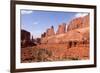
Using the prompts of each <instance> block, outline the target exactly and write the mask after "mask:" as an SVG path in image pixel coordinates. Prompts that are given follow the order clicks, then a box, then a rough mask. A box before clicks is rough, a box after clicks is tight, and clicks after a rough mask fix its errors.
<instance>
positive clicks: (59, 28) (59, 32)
mask: <svg viewBox="0 0 100 73" xmlns="http://www.w3.org/2000/svg"><path fill="white" fill-rule="evenodd" d="M65 32H66V24H65V23H63V24H61V25H59V26H58V30H57V33H56V34H62V33H65Z"/></svg>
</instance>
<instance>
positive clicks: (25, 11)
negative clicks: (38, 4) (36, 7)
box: [21, 10, 33, 14]
mask: <svg viewBox="0 0 100 73" xmlns="http://www.w3.org/2000/svg"><path fill="white" fill-rule="evenodd" d="M32 12H33V11H32V10H21V14H31V13H32Z"/></svg>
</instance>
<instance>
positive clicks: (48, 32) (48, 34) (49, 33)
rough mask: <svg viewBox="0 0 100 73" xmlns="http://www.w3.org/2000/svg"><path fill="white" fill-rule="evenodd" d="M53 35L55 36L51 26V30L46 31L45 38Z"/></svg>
mask: <svg viewBox="0 0 100 73" xmlns="http://www.w3.org/2000/svg"><path fill="white" fill-rule="evenodd" d="M54 34H55V32H54V27H53V26H51V28H49V29H47V31H46V36H52V35H54Z"/></svg>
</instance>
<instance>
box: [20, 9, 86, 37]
mask: <svg viewBox="0 0 100 73" xmlns="http://www.w3.org/2000/svg"><path fill="white" fill-rule="evenodd" d="M20 13H21V29H25V30H27V31H29V32H31V34H32V35H33V37H34V38H37V37H40V35H41V34H42V33H43V32H45V31H46V29H47V28H50V27H51V26H54V30H55V32H56V31H57V28H58V25H59V24H61V23H68V22H69V21H71V20H72V19H73V18H74V17H80V16H84V15H86V13H77V12H56V11H39V10H24V9H23V10H21V12H20Z"/></svg>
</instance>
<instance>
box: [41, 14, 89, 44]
mask: <svg viewBox="0 0 100 73" xmlns="http://www.w3.org/2000/svg"><path fill="white" fill-rule="evenodd" d="M65 30H66V24H62V25H59V27H58V31H57V34H56V35H52V36H49V37H44V38H42V40H41V43H45V44H63V43H64V44H66V45H69V44H72V45H73V42H74V44H77V45H78V44H80V43H82V42H83V43H84V42H86V41H87V42H86V43H88V44H89V30H90V29H89V15H88V16H85V17H83V18H81V17H79V18H76V19H74V20H72V21H71V22H70V24H69V26H68V29H67V30H68V31H67V32H65ZM70 30H71V31H70ZM48 31H50V29H49V30H48ZM70 42H71V43H70ZM68 43H69V44H68Z"/></svg>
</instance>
